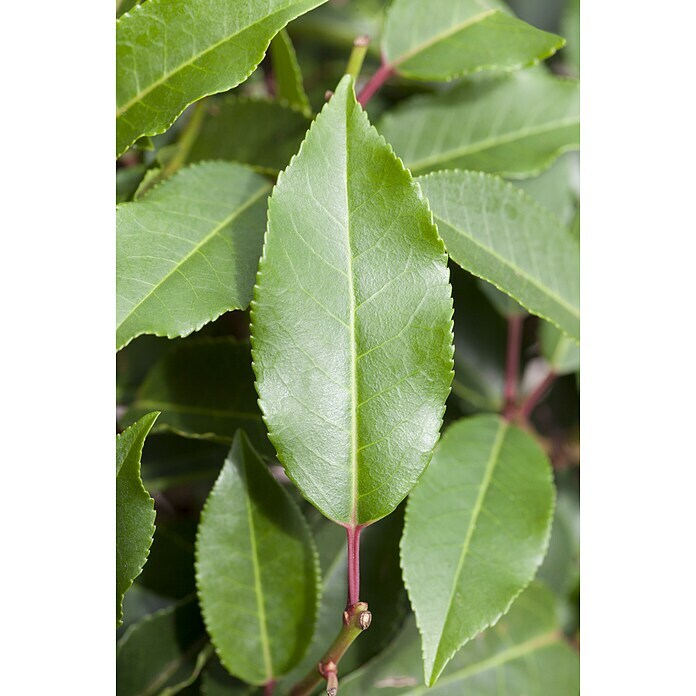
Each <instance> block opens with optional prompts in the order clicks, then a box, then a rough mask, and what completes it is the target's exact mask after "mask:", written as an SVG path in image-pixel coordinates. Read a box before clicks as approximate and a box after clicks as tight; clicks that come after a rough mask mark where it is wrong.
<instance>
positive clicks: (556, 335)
mask: <svg viewBox="0 0 696 696" xmlns="http://www.w3.org/2000/svg"><path fill="white" fill-rule="evenodd" d="M539 343H540V346H541V354H542V355H543V356H544V357H545V358H546V361H547V362H548V363H549V365H550V366H551V369H552V370H553V371H554V372H555V373H556V374H557V375H568V374H571V373H573V372H577V371H578V370H579V369H580V346H579V345H578V344H577V343H576V342H575V341H573V339H572V338H568V336H566V335H565V334H564V333H563V332H562V331H559V330H558V329H557V328H556V327H555V326H554V325H553V324H549V323H548V322H546V321H544V322H542V323H541V325H540V326H539Z"/></svg>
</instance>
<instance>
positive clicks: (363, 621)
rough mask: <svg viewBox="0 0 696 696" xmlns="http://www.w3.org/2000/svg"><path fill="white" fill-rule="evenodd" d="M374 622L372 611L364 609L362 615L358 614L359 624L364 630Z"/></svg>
mask: <svg viewBox="0 0 696 696" xmlns="http://www.w3.org/2000/svg"><path fill="white" fill-rule="evenodd" d="M371 623H372V612H371V611H363V612H362V613H361V614H360V616H358V624H359V625H360V628H362V630H363V631H366V630H367V629H368V628H370V624H371Z"/></svg>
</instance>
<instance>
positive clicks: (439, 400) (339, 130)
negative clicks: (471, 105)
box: [252, 76, 452, 525]
mask: <svg viewBox="0 0 696 696" xmlns="http://www.w3.org/2000/svg"><path fill="white" fill-rule="evenodd" d="M451 317H452V299H451V289H450V286H449V283H448V272H447V266H446V256H445V253H444V247H443V245H442V242H441V241H440V239H439V238H438V236H437V234H436V231H435V228H434V226H433V224H432V221H431V214H430V211H429V210H428V208H427V205H426V203H425V201H424V199H423V197H422V195H421V193H420V190H419V188H418V187H417V185H416V184H414V182H413V180H412V179H411V176H410V174H409V173H408V171H406V170H405V169H404V168H403V166H402V164H401V163H400V162H399V161H398V160H397V159H396V157H395V156H394V154H393V152H392V151H391V148H389V147H388V146H387V145H386V144H385V143H384V140H383V139H382V138H380V136H379V135H378V134H377V132H376V131H375V130H374V128H372V127H371V126H370V124H369V122H368V120H367V116H366V115H365V113H364V112H363V111H362V109H361V108H360V107H359V105H358V104H357V102H356V100H355V95H354V92H353V83H352V78H350V77H349V76H346V77H344V78H343V80H342V81H341V83H340V84H339V86H338V88H337V90H336V93H335V94H334V95H333V97H332V98H331V100H330V101H329V103H328V104H327V105H326V106H325V107H324V109H323V110H322V112H321V114H320V115H319V116H318V117H317V120H316V121H315V122H314V124H313V125H312V127H311V129H310V131H309V133H308V135H307V138H306V140H305V141H304V143H303V144H302V147H301V149H300V152H299V153H298V155H297V156H296V157H295V158H294V159H293V160H292V162H291V164H290V166H289V167H288V169H287V170H285V172H283V174H281V176H280V178H279V180H278V184H277V185H276V187H275V189H274V193H273V196H272V198H271V201H270V203H269V223H268V232H267V234H266V241H265V247H264V253H263V257H262V259H261V262H260V266H259V274H258V278H257V286H256V289H255V294H254V302H253V303H252V324H253V325H252V346H253V358H254V370H255V373H256V380H257V389H258V393H259V396H260V405H261V409H262V411H263V412H264V415H265V419H266V423H267V425H268V429H269V437H270V439H271V441H272V442H273V444H274V445H275V447H276V450H277V452H278V456H279V459H280V460H281V462H282V463H283V464H284V466H285V469H286V472H287V473H288V476H289V477H290V478H291V479H292V480H293V481H294V482H295V483H296V484H297V486H298V487H299V488H300V490H301V491H302V493H303V495H304V496H305V497H306V498H307V499H308V500H310V502H312V504H313V505H315V506H316V507H317V508H318V509H319V510H320V511H321V512H322V513H323V514H325V515H326V516H327V517H329V518H330V519H333V520H335V521H337V522H340V523H342V524H346V525H364V524H367V523H370V522H373V521H375V520H378V519H380V518H381V517H384V516H385V515H387V514H389V513H390V512H391V511H392V510H393V509H394V508H395V507H396V506H397V505H398V504H399V502H400V501H401V500H402V499H403V498H404V497H405V496H406V495H407V493H408V492H409V491H410V490H411V488H412V487H413V486H414V485H415V483H416V481H417V480H418V478H419V476H420V474H421V473H422V471H423V469H424V468H425V466H426V465H427V463H428V461H429V459H430V453H431V449H432V447H433V445H434V444H435V442H436V440H437V437H438V433H439V429H440V424H441V419H442V415H443V411H444V402H445V399H446V397H447V394H448V391H449V386H450V382H451V379H452V369H451V368H452V322H451Z"/></svg>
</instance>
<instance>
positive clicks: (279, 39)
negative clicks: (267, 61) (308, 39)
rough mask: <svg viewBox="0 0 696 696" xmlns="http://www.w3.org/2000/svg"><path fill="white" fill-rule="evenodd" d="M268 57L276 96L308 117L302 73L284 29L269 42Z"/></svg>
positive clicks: (309, 112) (309, 111)
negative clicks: (269, 57) (269, 56)
mask: <svg viewBox="0 0 696 696" xmlns="http://www.w3.org/2000/svg"><path fill="white" fill-rule="evenodd" d="M270 55H271V65H272V66H273V80H274V84H275V90H276V96H277V97H278V98H279V99H280V100H281V101H285V102H287V103H288V104H289V105H290V106H292V107H294V108H296V109H298V110H299V111H301V112H302V113H303V114H305V115H306V116H309V115H310V114H311V113H312V109H311V107H310V106H309V99H308V98H307V93H306V92H305V90H304V85H303V83H302V71H301V70H300V65H299V63H298V62H297V55H296V54H295V48H294V46H293V45H292V41H291V40H290V37H289V36H288V32H287V31H285V29H283V30H282V31H280V32H278V33H277V34H276V36H275V38H274V39H273V41H271V46H270ZM257 128H258V126H257Z"/></svg>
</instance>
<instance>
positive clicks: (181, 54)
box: [116, 0, 326, 155]
mask: <svg viewBox="0 0 696 696" xmlns="http://www.w3.org/2000/svg"><path fill="white" fill-rule="evenodd" d="M325 1H326V0H248V1H247V2H244V3H230V2H227V0H149V1H148V2H146V3H143V4H142V5H139V6H138V7H136V8H134V9H133V10H132V11H131V12H130V13H127V14H125V15H123V16H122V17H120V18H119V20H118V22H117V24H116V64H117V65H118V71H117V75H116V152H117V155H120V154H122V153H123V152H124V151H125V150H126V149H128V147H129V146H130V145H132V144H133V143H134V142H135V141H136V140H137V139H138V138H139V137H140V136H143V135H156V134H157V133H163V132H164V131H165V130H167V128H169V126H170V125H171V124H172V123H173V122H174V120H175V119H176V118H177V116H179V114H181V112H182V111H183V110H184V109H185V108H186V107H187V106H188V105H189V104H191V103H192V102H194V101H197V100H198V99H200V98H201V97H205V96H206V95H209V94H215V93H216V92H224V91H226V90H228V89H231V88H232V87H236V86H237V85H238V84H239V83H240V82H243V81H244V80H246V78H247V77H249V75H250V74H251V73H252V72H253V70H254V68H255V67H256V66H257V65H258V64H259V62H260V61H261V59H262V58H263V56H264V54H265V52H266V49H267V48H268V45H269V43H270V41H271V39H272V38H273V36H275V34H276V33H277V32H278V31H279V30H280V29H282V28H283V27H284V26H285V25H286V24H287V23H288V22H289V21H291V20H292V19H294V18H295V17H297V16H299V15H301V14H303V13H305V12H308V11H309V10H311V9H313V8H315V7H317V6H318V5H321V4H322V3H323V2H325Z"/></svg>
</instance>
